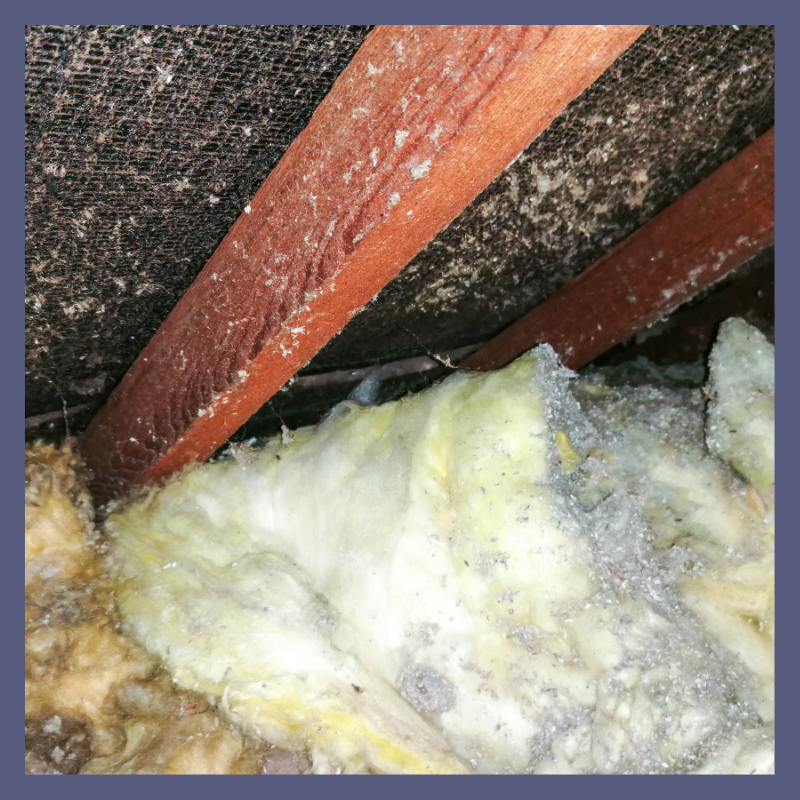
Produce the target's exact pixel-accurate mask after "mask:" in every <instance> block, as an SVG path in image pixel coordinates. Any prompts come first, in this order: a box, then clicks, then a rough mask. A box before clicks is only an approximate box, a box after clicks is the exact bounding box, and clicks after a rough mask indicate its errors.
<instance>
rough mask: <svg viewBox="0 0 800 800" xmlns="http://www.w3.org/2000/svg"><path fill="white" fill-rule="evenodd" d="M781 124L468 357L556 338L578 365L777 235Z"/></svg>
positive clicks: (479, 360) (469, 363) (505, 357)
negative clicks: (777, 162) (777, 132)
mask: <svg viewBox="0 0 800 800" xmlns="http://www.w3.org/2000/svg"><path fill="white" fill-rule="evenodd" d="M774 182H775V129H774V128H773V129H771V130H770V131H769V132H768V133H765V134H764V135H763V136H761V137H760V138H758V139H757V140H756V141H755V142H753V143H752V144H751V145H749V146H748V147H746V148H745V149H744V150H743V151H742V152H741V153H739V154H738V155H736V156H735V157H734V158H732V159H731V160H730V161H728V162H727V163H725V164H723V165H722V166H721V167H720V168H719V169H718V170H717V171H716V172H714V173H713V174H712V175H710V176H709V177H708V178H706V179H705V180H704V181H702V182H701V183H699V184H698V185H697V186H695V187H694V188H693V189H690V190H689V191H688V192H686V194H684V195H682V196H681V197H680V198H678V200H677V201H676V202H675V203H673V204H672V205H671V206H670V207H669V208H667V209H666V210H665V211H663V212H662V213H661V214H659V215H658V216H657V217H655V218H654V219H652V220H650V222H648V223H647V224H645V225H643V226H642V227H641V228H639V230H638V231H636V232H635V233H633V234H631V235H630V236H629V237H628V238H627V239H625V241H624V242H622V243H621V244H620V245H618V246H617V247H616V248H614V249H613V250H612V251H611V252H609V253H608V254H607V255H606V256H604V257H603V258H601V259H600V260H599V261H598V262H596V263H595V264H593V265H592V266H591V267H589V268H588V269H586V270H584V271H583V272H582V273H581V274H580V275H578V276H577V277H576V278H574V279H573V280H572V281H570V282H569V283H568V284H566V285H565V286H564V287H563V288H562V289H560V290H559V291H557V292H556V293H555V294H553V295H552V297H549V298H548V299H547V300H545V301H544V303H542V304H541V305H539V306H537V307H536V308H534V309H533V310H532V311H530V312H529V313H528V314H526V315H525V316H523V317H521V318H520V319H519V320H517V322H515V323H514V324H513V325H511V326H510V327H509V328H507V329H506V330H505V331H503V333H501V334H500V335H499V336H496V337H495V338H494V339H492V340H491V341H489V342H487V343H486V344H485V345H484V346H483V347H482V348H481V349H480V350H478V351H477V352H475V353H474V354H473V355H471V356H470V357H469V358H467V359H465V360H464V361H463V362H462V363H461V365H460V367H461V368H462V369H477V370H490V369H496V368H498V367H501V366H503V365H504V364H507V363H508V362H509V361H511V360H513V359H514V358H516V357H517V356H518V355H520V354H521V353H524V352H525V351H526V350H529V349H530V348H531V347H534V346H535V345H537V344H540V343H542V342H548V343H549V344H551V345H552V346H553V348H554V349H555V351H556V352H557V353H558V354H559V355H560V356H561V358H562V360H563V362H564V363H565V364H566V366H568V367H570V368H572V369H577V368H578V367H580V366H582V365H584V364H586V363H588V362H589V361H591V360H592V359H593V358H596V357H597V356H598V355H600V353H602V352H604V351H605V350H607V349H608V348H609V347H612V346H613V345H615V344H617V343H618V342H621V341H623V340H624V339H626V338H627V337H628V336H630V335H631V334H633V333H636V332H637V331H639V330H641V329H642V328H644V327H645V326H646V325H648V324H649V323H651V322H653V321H655V320H657V319H659V318H660V317H663V316H665V315H667V314H669V313H670V312H671V311H673V310H674V309H676V308H677V307H678V306H679V305H680V304H681V303H683V302H684V301H686V300H687V299H689V298H690V297H692V296H693V295H694V294H696V293H697V292H698V291H699V290H700V289H702V288H703V287H705V286H709V285H710V284H712V283H714V282H715V281H717V280H719V279H720V278H722V277H723V276H724V275H726V274H727V273H728V272H730V271H731V270H732V269H734V268H736V267H738V266H739V265H741V264H743V263H744V262H745V261H747V260H748V259H749V258H751V257H752V256H754V255H755V254H756V253H758V252H759V251H760V250H762V249H763V248H765V247H768V246H769V245H771V244H772V243H773V242H774V240H775V209H774Z"/></svg>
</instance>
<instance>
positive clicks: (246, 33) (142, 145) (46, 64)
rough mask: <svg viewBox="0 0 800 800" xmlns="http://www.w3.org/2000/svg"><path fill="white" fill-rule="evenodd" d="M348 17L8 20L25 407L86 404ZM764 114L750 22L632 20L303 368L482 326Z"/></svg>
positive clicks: (245, 176) (295, 128)
mask: <svg viewBox="0 0 800 800" xmlns="http://www.w3.org/2000/svg"><path fill="white" fill-rule="evenodd" d="M366 31H367V28H366V27H365V26H364V27H361V28H348V27H337V26H333V27H327V28H326V27H324V26H308V27H301V28H296V29H294V28H285V27H283V28H281V27H279V28H224V27H222V28H221V27H211V28H154V29H146V28H129V27H128V28H125V27H123V28H113V27H112V28H94V27H92V28H75V27H70V28H57V29H56V28H30V29H29V30H28V34H27V36H28V40H27V42H28V50H27V62H26V92H27V94H26V98H27V99H26V157H27V161H26V212H27V221H26V244H27V258H26V275H27V281H28V284H27V294H26V309H27V328H26V334H27V340H26V399H27V413H28V414H35V413H41V412H44V411H50V410H54V409H58V408H60V407H61V405H62V402H63V403H66V404H68V405H74V404H77V403H81V402H86V401H87V400H89V401H91V400H95V401H97V404H98V406H99V404H100V402H101V401H102V400H103V398H104V397H106V396H107V394H108V393H109V392H110V390H111V389H112V388H113V387H114V385H115V384H116V383H117V381H118V380H119V379H120V378H121V376H122V374H123V373H124V372H125V370H126V369H127V368H128V366H130V364H131V363H132V361H133V360H134V358H135V357H136V355H137V354H138V352H139V351H140V350H141V348H142V347H143V346H144V345H145V344H146V342H147V341H148V339H149V338H150V336H151V335H152V333H153V332H154V331H155V328H156V327H157V326H158V324H159V323H160V322H161V321H162V320H163V319H164V317H165V316H166V314H167V313H168V312H169V310H170V309H171V308H172V306H173V305H174V304H175V302H176V301H177V300H178V298H179V297H180V295H181V294H182V293H183V291H185V289H186V288H187V287H188V285H189V284H190V283H191V281H192V279H193V278H194V277H195V275H196V274H197V273H198V272H199V270H200V269H201V268H202V266H203V265H204V263H205V261H206V260H207V259H208V257H209V256H210V255H211V253H212V252H213V250H214V249H215V247H216V245H217V244H218V243H219V241H220V240H221V239H222V237H223V236H224V234H225V232H226V231H227V230H228V227H229V226H230V224H231V223H232V222H233V220H234V219H235V218H236V217H237V216H238V214H239V213H240V212H241V210H242V208H243V207H244V206H245V205H246V203H247V201H248V198H249V197H251V196H252V194H253V193H254V192H255V190H256V189H257V188H258V186H259V185H260V183H261V182H262V181H263V179H264V178H265V177H266V176H267V174H268V173H269V171H270V170H271V168H272V166H274V164H275V163H276V162H277V160H278V159H279V157H280V155H281V154H282V152H283V150H284V149H285V148H286V147H287V146H288V145H289V144H290V142H291V141H292V139H293V138H294V136H295V135H296V134H297V133H299V131H300V130H302V128H303V127H304V125H305V124H306V122H307V121H308V119H309V118H310V115H311V112H312V111H313V108H314V107H315V106H316V104H317V103H318V102H319V100H321V99H322V97H323V96H324V94H325V93H326V92H327V90H328V88H329V87H330V85H331V84H332V83H333V80H334V79H335V77H336V75H337V74H338V73H339V71H341V69H343V67H344V66H345V65H346V64H347V62H348V61H349V59H350V58H351V57H352V54H353V53H354V52H355V50H356V49H357V47H358V46H359V44H360V42H361V41H362V40H363V37H364V35H366ZM773 120H774V29H773V27H772V26H656V27H654V28H652V29H650V30H649V31H648V32H647V33H645V34H644V35H643V36H642V37H641V38H640V39H639V40H638V41H637V42H636V43H635V44H634V46H633V47H632V48H631V49H630V50H629V51H627V52H626V53H625V54H624V55H623V56H622V57H621V58H620V59H619V61H618V62H616V64H614V66H612V68H611V69H610V70H608V71H607V72H606V73H605V74H604V75H603V76H602V77H601V78H600V79H599V80H598V81H597V82H596V83H595V84H594V85H593V86H592V87H591V88H590V89H589V90H587V91H586V92H585V93H584V94H583V95H581V96H580V97H579V98H578V99H576V100H575V101H574V102H573V103H572V104H571V105H570V106H569V107H568V108H567V109H566V110H565V111H564V113H563V114H562V115H561V116H560V117H559V118H558V119H557V120H556V121H555V123H554V124H553V126H552V127H551V128H550V129H549V130H548V131H546V132H545V133H544V134H543V135H542V136H541V137H540V138H539V139H538V140H537V141H535V142H534V143H533V144H532V145H531V147H530V148H528V150H527V151H526V152H525V153H523V154H522V156H521V157H520V158H519V159H518V160H517V161H516V162H515V163H514V164H512V165H511V166H510V167H509V168H508V169H507V170H506V171H505V172H504V173H503V174H502V175H500V176H499V177H498V178H497V180H496V181H495V182H494V183H493V184H492V185H491V186H490V187H489V188H488V189H487V190H486V191H485V192H484V193H483V194H482V195H481V196H480V197H478V199H477V200H476V201H475V202H474V203H473V204H472V205H471V206H470V207H469V208H467V209H466V210H465V211H464V212H463V213H462V214H461V215H460V217H459V218H458V219H457V220H456V221H455V222H453V223H452V224H451V225H450V227H449V228H448V229H447V230H445V231H443V232H442V233H441V234H440V235H439V236H438V237H437V238H436V239H435V240H434V241H433V242H431V244H430V245H429V246H428V247H427V248H426V249H425V250H424V251H423V252H421V253H420V254H419V256H418V257H417V258H416V259H414V261H413V262H412V263H411V264H410V265H409V266H408V267H407V268H406V269H405V270H404V272H403V273H401V274H400V276H399V277H398V278H397V279H395V280H394V281H393V282H392V283H391V284H390V285H389V286H387V287H386V289H385V290H384V291H383V292H382V293H381V294H380V295H379V296H378V297H377V298H376V300H375V301H374V302H373V303H372V304H371V305H369V306H368V307H367V308H366V309H365V310H364V311H363V312H362V313H361V314H360V315H359V316H357V317H356V318H355V319H354V320H353V321H352V323H351V324H350V325H349V326H348V327H347V328H346V329H345V330H344V331H343V332H342V334H341V335H340V336H338V337H337V338H335V339H334V340H332V341H331V342H330V343H329V344H328V345H327V346H326V347H325V348H324V349H323V350H322V351H321V352H320V353H319V354H318V356H317V357H316V358H315V359H314V360H313V361H312V362H311V363H310V364H309V365H308V367H306V369H305V370H304V372H306V373H309V372H320V371H326V370H332V369H342V368H347V367H356V366H362V365H365V364H369V363H372V362H375V361H387V360H391V359H395V358H402V357H406V356H409V355H414V354H418V353H421V352H423V351H424V348H425V347H428V348H430V349H432V350H434V351H439V350H443V349H450V348H456V347H460V346H463V345H466V344H471V343H475V342H479V341H482V340H484V339H486V338H488V337H490V336H492V335H494V334H495V333H497V332H498V331H500V330H501V329H503V328H504V327H506V326H507V325H508V324H509V323H510V322H512V321H513V320H515V319H516V318H517V317H519V316H520V315H521V314H523V313H525V312H526V311H528V310H529V309H530V308H532V307H533V306H535V305H536V304H538V303H539V302H540V301H541V300H543V299H544V298H546V297H547V296H548V295H549V294H550V293H551V292H552V291H553V290H554V289H556V288H558V287H559V286H560V285H562V284H563V283H564V282H566V281H567V280H568V279H569V278H571V277H572V276H573V275H575V274H577V273H579V272H580V271H581V270H583V269H584V268H586V267H587V266H589V265H590V264H591V263H592V262H593V261H595V260H596V259H597V258H598V257H600V256H601V255H602V254H603V253H605V252H606V251H607V250H608V249H610V248H611V247H613V246H614V245H615V244H617V243H618V242H619V241H621V240H622V239H623V238H625V236H627V235H629V234H630V233H631V232H632V231H634V230H635V229H636V228H638V227H639V226H640V225H641V224H643V223H644V222H645V221H647V220H648V219H650V218H651V217H653V216H654V215H655V214H657V213H658V212H659V211H661V210H663V209H664V208H665V207H666V206H667V205H669V204H670V203H671V202H673V201H674V200H675V199H676V198H677V197H678V196H679V195H680V194H681V193H683V192H684V191H686V190H687V189H689V188H690V187H691V186H693V185H695V184H696V183H698V182H699V181H700V180H702V179H703V178H705V177H707V176H708V175H709V174H710V173H711V172H713V171H714V170H715V169H716V168H717V167H718V166H720V165H721V164H722V163H723V162H725V161H726V160H728V159H729V158H731V157H732V156H733V155H734V154H735V153H736V152H738V151H739V150H741V149H742V148H743V147H744V146H746V145H747V144H749V143H750V142H751V141H753V140H754V139H755V138H756V137H757V136H759V135H760V134H762V133H764V132H765V131H766V130H768V129H769V127H771V125H772V124H773ZM248 130H249V133H248ZM316 392H317V393H316V395H315V397H314V399H313V402H311V401H309V400H308V397H307V396H302V397H301V396H300V394H297V395H294V394H293V390H292V389H291V388H290V389H288V390H287V391H286V392H282V393H281V395H280V398H278V399H276V401H275V402H276V404H277V406H278V407H279V408H280V409H282V412H281V413H287V410H288V412H291V410H292V408H293V407H297V408H299V407H300V406H306V407H308V404H309V402H311V406H313V407H314V408H315V409H317V412H319V410H320V409H324V408H325V407H326V406H329V405H330V404H332V403H333V402H335V401H336V400H337V399H339V396H338V395H337V394H336V393H335V392H325V391H323V390H316ZM91 413H92V412H91V410H87V411H86V412H85V413H84V414H83V415H78V416H76V417H75V418H74V419H73V420H72V422H73V432H74V431H75V430H80V429H81V428H82V427H83V426H85V424H86V423H87V422H88V419H89V418H90V416H91ZM304 419H305V418H304ZM306 421H307V420H306ZM38 432H39V433H41V431H38Z"/></svg>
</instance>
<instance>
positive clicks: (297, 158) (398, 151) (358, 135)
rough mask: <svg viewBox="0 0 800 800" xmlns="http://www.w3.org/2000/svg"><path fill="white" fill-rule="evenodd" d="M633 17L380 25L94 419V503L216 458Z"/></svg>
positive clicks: (589, 70)
mask: <svg viewBox="0 0 800 800" xmlns="http://www.w3.org/2000/svg"><path fill="white" fill-rule="evenodd" d="M645 28H646V26H643V25H589V26H571V25H567V26H548V25H522V26H516V25H493V26H410V25H403V26H377V27H376V28H375V29H374V30H373V31H372V32H371V33H370V34H369V36H368V37H367V38H366V40H365V42H364V44H363V46H362V47H361V48H360V49H359V51H358V52H357V53H356V55H355V57H354V58H353V60H352V62H351V63H350V64H349V65H348V67H347V68H346V69H345V70H344V71H343V73H342V74H341V75H340V76H339V78H338V79H337V81H336V82H335V84H334V85H333V87H332V89H331V91H330V93H329V94H328V96H327V97H326V98H325V99H324V100H323V102H322V103H321V104H320V106H319V107H318V108H317V110H316V112H315V113H314V115H313V117H312V119H311V122H310V123H309V125H308V127H307V128H306V129H305V130H304V131H303V132H302V133H301V134H300V136H298V137H297V139H296V140H295V141H294V142H293V143H292V145H291V146H290V147H289V149H288V150H287V151H286V153H285V154H284V156H283V158H282V159H281V161H280V162H279V164H278V165H277V167H276V168H275V169H274V170H273V171H272V173H271V174H270V176H269V177H268V178H267V180H266V182H265V183H264V185H263V186H262V187H261V189H259V191H258V193H257V194H256V196H255V197H254V198H253V200H252V202H251V203H250V205H249V206H248V207H247V208H246V209H245V213H243V214H242V215H241V217H240V218H239V219H238V220H237V222H236V223H235V224H234V225H233V227H232V228H231V230H230V232H229V233H228V235H227V236H226V237H225V239H224V240H223V241H222V243H221V244H220V246H219V248H218V249H217V251H216V252H215V253H214V255H213V256H212V257H211V259H210V261H209V262H208V264H207V265H206V266H205V267H204V268H203V270H202V272H201V273H200V275H199V276H198V278H197V279H196V280H195V282H194V283H193V284H192V286H191V287H190V288H189V290H188V291H187V292H186V294H185V295H184V297H183V298H182V299H181V300H180V302H179V303H178V304H177V306H176V307H175V309H174V310H173V311H172V313H171V314H170V315H169V317H168V318H167V320H166V321H165V322H164V324H163V325H162V326H161V327H160V328H159V330H158V331H157V332H156V334H155V336H154V337H153V339H152V340H151V341H150V343H149V344H148V345H147V347H146V348H145V349H144V351H143V352H142V354H141V355H140V356H139V358H138V360H137V361H136V362H135V363H134V365H133V366H132V367H131V369H130V370H129V371H128V373H127V374H126V375H125V377H124V378H123V380H122V382H121V383H120V385H119V386H118V387H117V389H116V390H115V391H114V393H113V394H112V395H111V398H110V399H109V401H108V404H107V405H106V406H105V407H104V408H103V409H101V411H100V412H99V413H98V415H97V416H96V417H95V419H94V420H93V422H92V423H91V425H90V426H89V428H88V430H87V432H86V434H85V437H84V440H83V444H82V450H83V454H84V456H85V459H86V462H87V464H88V466H89V467H90V469H91V470H92V471H93V473H94V482H93V488H94V492H95V497H96V499H97V500H98V501H99V502H101V503H102V502H105V501H107V500H109V499H111V498H113V497H116V496H118V495H120V494H122V493H124V492H125V491H127V490H129V489H131V488H134V487H137V486H142V485H145V484H147V483H150V482H152V481H155V480H158V479H160V478H163V477H165V476H167V475H170V474H171V473H173V472H175V471H176V470H178V469H180V468H181V467H183V466H184V465H185V464H188V463H190V462H193V461H198V460H203V459H205V458H207V457H208V456H209V455H210V454H211V453H213V452H214V450H215V449H216V448H217V447H218V446H219V445H220V444H221V443H222V442H223V441H225V439H226V438H227V437H228V436H229V435H230V434H231V433H233V432H234V431H235V430H236V429H237V428H238V427H239V426H240V425H241V424H242V423H243V422H244V421H245V420H246V419H247V418H248V417H249V416H250V415H251V414H253V413H254V412H255V411H256V410H257V409H258V408H260V407H261V405H262V404H263V403H264V402H265V401H266V400H267V399H269V397H271V396H272V395H273V394H274V393H275V392H276V391H277V390H278V389H279V388H280V387H281V386H282V385H283V384H284V383H285V382H286V381H287V380H288V379H289V378H290V377H291V376H292V375H293V374H294V373H295V372H296V371H297V370H298V369H299V368H300V367H302V366H303V365H304V364H306V363H307V362H308V361H309V360H310V359H311V358H312V357H313V356H314V354H315V353H317V352H318V351H319V350H320V348H321V347H322V346H323V345H324V344H325V343H326V342H328V340H329V339H331V337H333V336H334V335H335V334H337V333H338V332H339V331H340V330H341V329H342V328H343V327H344V326H345V325H346V324H347V322H348V320H349V319H350V318H351V317H352V316H353V315H354V314H356V313H357V312H358V310H359V309H360V308H362V306H364V305H365V304H366V303H367V302H368V301H369V300H370V299H371V298H372V297H373V296H374V295H375V294H376V293H377V292H378V291H380V289H381V288H383V286H385V285H386V283H388V282H389V281H390V280H391V279H392V278H393V277H394V276H395V275H397V273H398V272H399V271H400V270H401V269H402V268H403V267H404V266H405V265H406V264H407V263H408V262H409V261H410V260H411V259H412V258H413V257H414V256H415V255H416V254H417V253H418V252H419V251H420V250H421V249H422V248H423V247H424V246H425V245H426V244H427V243H428V242H429V241H430V240H431V239H432V238H433V237H434V236H435V235H436V234H437V233H438V232H439V231H440V230H442V228H444V227H445V226H446V225H447V224H448V223H449V222H450V221H451V220H452V219H454V218H455V217H456V216H457V215H458V214H459V212H460V211H461V210H462V209H463V208H464V207H465V206H467V205H468V204H469V203H470V202H471V201H472V200H473V199H474V198H475V197H476V196H477V195H478V194H479V193H480V192H481V191H482V190H483V189H484V188H486V186H488V185H489V183H490V182H491V181H492V180H493V179H494V178H495V176H497V175H498V174H499V173H500V172H501V171H502V170H503V169H505V167H506V166H508V164H509V163H510V162H511V161H512V160H513V159H514V158H516V156H518V155H519V153H520V152H522V150H524V149H525V147H527V146H528V144H530V142H531V141H532V140H533V139H534V138H535V137H536V136H537V135H538V134H539V133H541V132H542V131H543V130H545V129H546V128H547V126H548V125H549V124H550V122H551V121H552V120H553V119H554V118H555V117H556V116H557V115H558V113H559V112H560V111H561V110H562V109H563V108H564V106H566V104H567V103H569V102H570V101H571V100H572V99H573V98H574V97H576V96H577V95H578V94H580V92H582V91H583V90H584V89H585V88H586V87H587V86H589V85H590V84H591V83H592V82H593V81H594V80H595V79H596V78H597V77H598V76H599V75H600V74H601V73H602V72H603V71H604V70H605V69H606V67H608V66H609V64H611V63H612V62H613V61H614V60H615V59H616V58H617V56H619V55H620V53H622V52H623V51H624V50H625V49H626V48H627V47H628V46H629V45H630V44H631V43H632V42H633V41H634V40H635V39H636V38H637V37H638V36H639V35H640V34H641V33H642V32H643V30H644V29H645Z"/></svg>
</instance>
